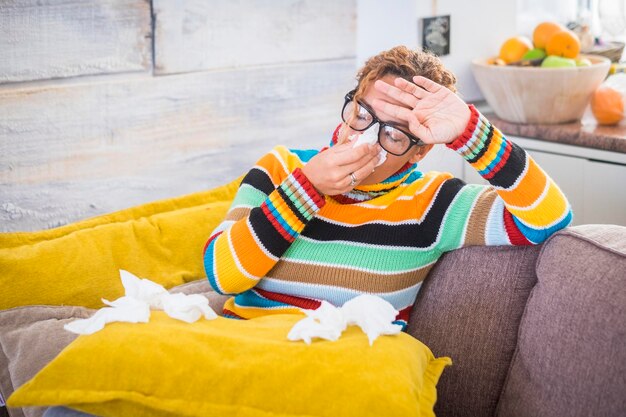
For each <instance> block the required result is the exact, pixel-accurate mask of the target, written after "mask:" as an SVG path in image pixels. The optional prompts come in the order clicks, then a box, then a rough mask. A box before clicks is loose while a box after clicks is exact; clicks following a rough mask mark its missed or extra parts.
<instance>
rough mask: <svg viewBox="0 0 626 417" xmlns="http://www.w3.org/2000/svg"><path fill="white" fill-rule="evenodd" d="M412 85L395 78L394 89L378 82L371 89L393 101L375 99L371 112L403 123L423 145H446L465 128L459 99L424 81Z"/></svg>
mask: <svg viewBox="0 0 626 417" xmlns="http://www.w3.org/2000/svg"><path fill="white" fill-rule="evenodd" d="M413 80H414V81H415V84H414V83H411V82H409V81H407V80H405V79H403V78H396V79H395V81H394V84H395V86H393V85H391V84H388V83H386V82H384V81H383V80H378V81H376V82H375V83H374V86H375V87H376V89H377V90H379V91H380V92H382V93H384V94H386V95H387V96H388V97H390V98H392V99H394V100H395V101H396V102H399V103H401V104H402V105H399V104H394V103H391V102H389V101H385V100H380V99H376V100H374V104H373V105H374V108H375V109H376V110H377V111H379V112H380V113H381V114H384V115H387V116H391V117H392V118H396V119H399V120H403V121H405V122H406V123H407V124H408V126H409V130H410V131H411V133H412V134H413V135H414V136H416V137H418V138H420V139H421V140H422V141H423V142H425V143H427V144H436V143H450V142H452V141H454V140H455V139H456V138H457V137H459V136H460V135H461V134H462V133H463V131H464V130H465V127H466V126H467V124H468V122H469V120H470V116H471V111H470V109H469V107H468V106H467V104H466V103H465V102H464V101H463V100H461V98H460V97H459V96H457V95H456V94H455V93H453V92H452V91H451V90H449V89H448V88H446V87H444V86H442V85H440V84H437V83H435V82H434V81H431V80H429V79H427V78H425V77H421V76H416V77H413Z"/></svg>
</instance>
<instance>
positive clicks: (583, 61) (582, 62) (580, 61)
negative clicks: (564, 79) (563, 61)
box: [576, 58, 591, 67]
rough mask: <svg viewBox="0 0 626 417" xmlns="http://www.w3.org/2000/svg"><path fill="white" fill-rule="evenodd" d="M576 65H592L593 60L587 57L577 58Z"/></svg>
mask: <svg viewBox="0 0 626 417" xmlns="http://www.w3.org/2000/svg"><path fill="white" fill-rule="evenodd" d="M576 66H577V67H590V66H591V61H589V60H588V59H587V58H578V59H577V60H576Z"/></svg>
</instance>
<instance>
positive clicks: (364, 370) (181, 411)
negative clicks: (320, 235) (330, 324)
mask: <svg viewBox="0 0 626 417" xmlns="http://www.w3.org/2000/svg"><path fill="white" fill-rule="evenodd" d="M301 319H302V317H301V316H300V315H295V314H275V315H269V316H264V317H259V318H255V319H250V320H234V319H227V318H223V317H218V318H216V319H215V320H199V321H197V322H194V323H184V322H181V321H179V320H175V319H172V318H171V317H168V316H167V315H165V313H164V312H161V311H156V312H153V314H152V317H151V318H150V322H149V323H138V324H135V323H112V324H109V325H107V326H106V327H105V328H104V329H103V330H101V331H98V332H96V333H94V334H91V335H83V336H79V337H78V338H77V339H76V340H75V341H74V342H72V343H71V344H70V345H69V346H68V347H67V348H65V349H64V350H63V351H62V352H61V353H60V354H59V355H58V356H57V357H56V358H55V359H54V360H53V361H52V362H50V363H49V364H48V365H47V366H46V367H45V368H44V369H42V370H41V371H40V372H39V373H38V374H37V375H36V376H35V377H34V378H33V379H32V380H30V381H29V382H27V383H26V384H24V385H23V386H22V387H20V388H18V389H17V390H16V391H15V392H14V393H13V395H12V396H11V397H9V398H8V399H7V404H9V405H16V406H20V405H22V406H23V405H66V406H69V407H71V408H76V409H79V410H81V411H86V412H88V413H92V414H95V415H103V416H134V417H148V416H155V415H159V416H172V417H173V416H180V415H185V416H188V417H194V416H197V417H205V416H228V415H236V416H239V417H262V416H282V417H289V416H293V417H302V416H320V417H321V416H328V417H331V416H333V417H335V416H364V417H365V416H372V417H374V416H376V417H379V416H406V417H409V416H415V417H420V416H422V417H426V416H432V417H434V414H433V404H434V402H435V399H436V391H435V385H436V383H437V380H438V379H439V376H440V374H441V372H442V371H443V369H444V367H445V366H446V365H447V364H449V362H450V360H449V358H437V359H436V358H434V357H433V355H432V353H431V351H430V350H429V349H428V348H427V347H426V346H425V345H424V344H422V343H421V342H419V341H418V340H416V339H415V338H413V337H411V336H409V335H407V334H406V333H400V334H397V335H393V336H381V337H379V338H378V339H376V341H375V342H374V344H373V345H372V346H370V344H369V341H368V338H367V335H366V334H364V333H363V332H362V331H361V329H360V328H358V327H356V326H351V327H349V328H348V329H347V330H346V331H345V332H344V333H343V334H342V336H341V338H340V339H339V340H337V341H332V342H331V341H326V340H316V341H314V342H313V343H311V344H310V345H306V344H305V343H304V342H292V341H289V340H288V339H287V334H288V333H289V330H290V329H291V328H292V327H293V325H294V324H295V323H296V322H298V321H299V320H301ZM94 357H96V358H98V359H97V360H94ZM94 375H97V376H98V377H96V378H94Z"/></svg>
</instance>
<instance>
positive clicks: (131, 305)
mask: <svg viewBox="0 0 626 417" xmlns="http://www.w3.org/2000/svg"><path fill="white" fill-rule="evenodd" d="M120 277H121V279H122V285H123V286H124V289H125V290H126V295H124V296H123V297H120V298H118V299H117V300H114V301H109V300H105V299H104V298H103V299H102V302H104V303H105V304H106V305H108V306H110V307H104V308H101V309H100V310H98V311H97V312H96V313H95V314H94V315H93V316H91V317H89V318H87V319H79V320H74V321H73V322H71V323H68V324H66V325H65V326H63V328H64V329H65V330H67V331H70V332H72V333H78V334H92V333H95V332H97V331H98V330H102V329H103V328H104V326H105V324H107V323H112V322H116V321H120V322H127V323H147V322H148V321H149V320H150V309H151V308H152V309H154V310H164V311H165V313H166V314H167V315H168V316H170V317H172V318H175V319H178V320H182V321H185V322H187V323H193V322H194V321H197V320H198V319H199V318H200V317H201V316H204V318H205V319H207V320H211V319H214V318H216V317H217V314H216V313H215V311H213V309H211V307H209V300H208V299H207V298H206V297H204V296H202V295H200V294H191V295H185V294H180V293H179V294H170V293H169V292H168V291H167V290H166V289H165V288H164V287H163V286H161V285H159V284H157V283H156V282H152V281H150V280H148V279H140V278H137V277H136V276H134V275H133V274H131V273H130V272H128V271H124V270H121V269H120Z"/></svg>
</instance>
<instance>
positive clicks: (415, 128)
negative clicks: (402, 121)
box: [409, 117, 433, 144]
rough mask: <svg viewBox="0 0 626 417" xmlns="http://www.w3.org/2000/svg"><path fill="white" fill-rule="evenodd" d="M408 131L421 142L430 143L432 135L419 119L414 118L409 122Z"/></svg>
mask: <svg viewBox="0 0 626 417" xmlns="http://www.w3.org/2000/svg"><path fill="white" fill-rule="evenodd" d="M409 130H410V131H411V133H413V135H414V136H416V137H418V138H419V139H420V140H421V141H422V142H424V143H426V144H428V143H432V142H433V141H432V134H431V133H430V130H428V128H427V127H426V126H424V125H423V124H421V123H420V121H419V119H418V118H417V117H415V118H414V119H413V120H412V121H410V122H409Z"/></svg>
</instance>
